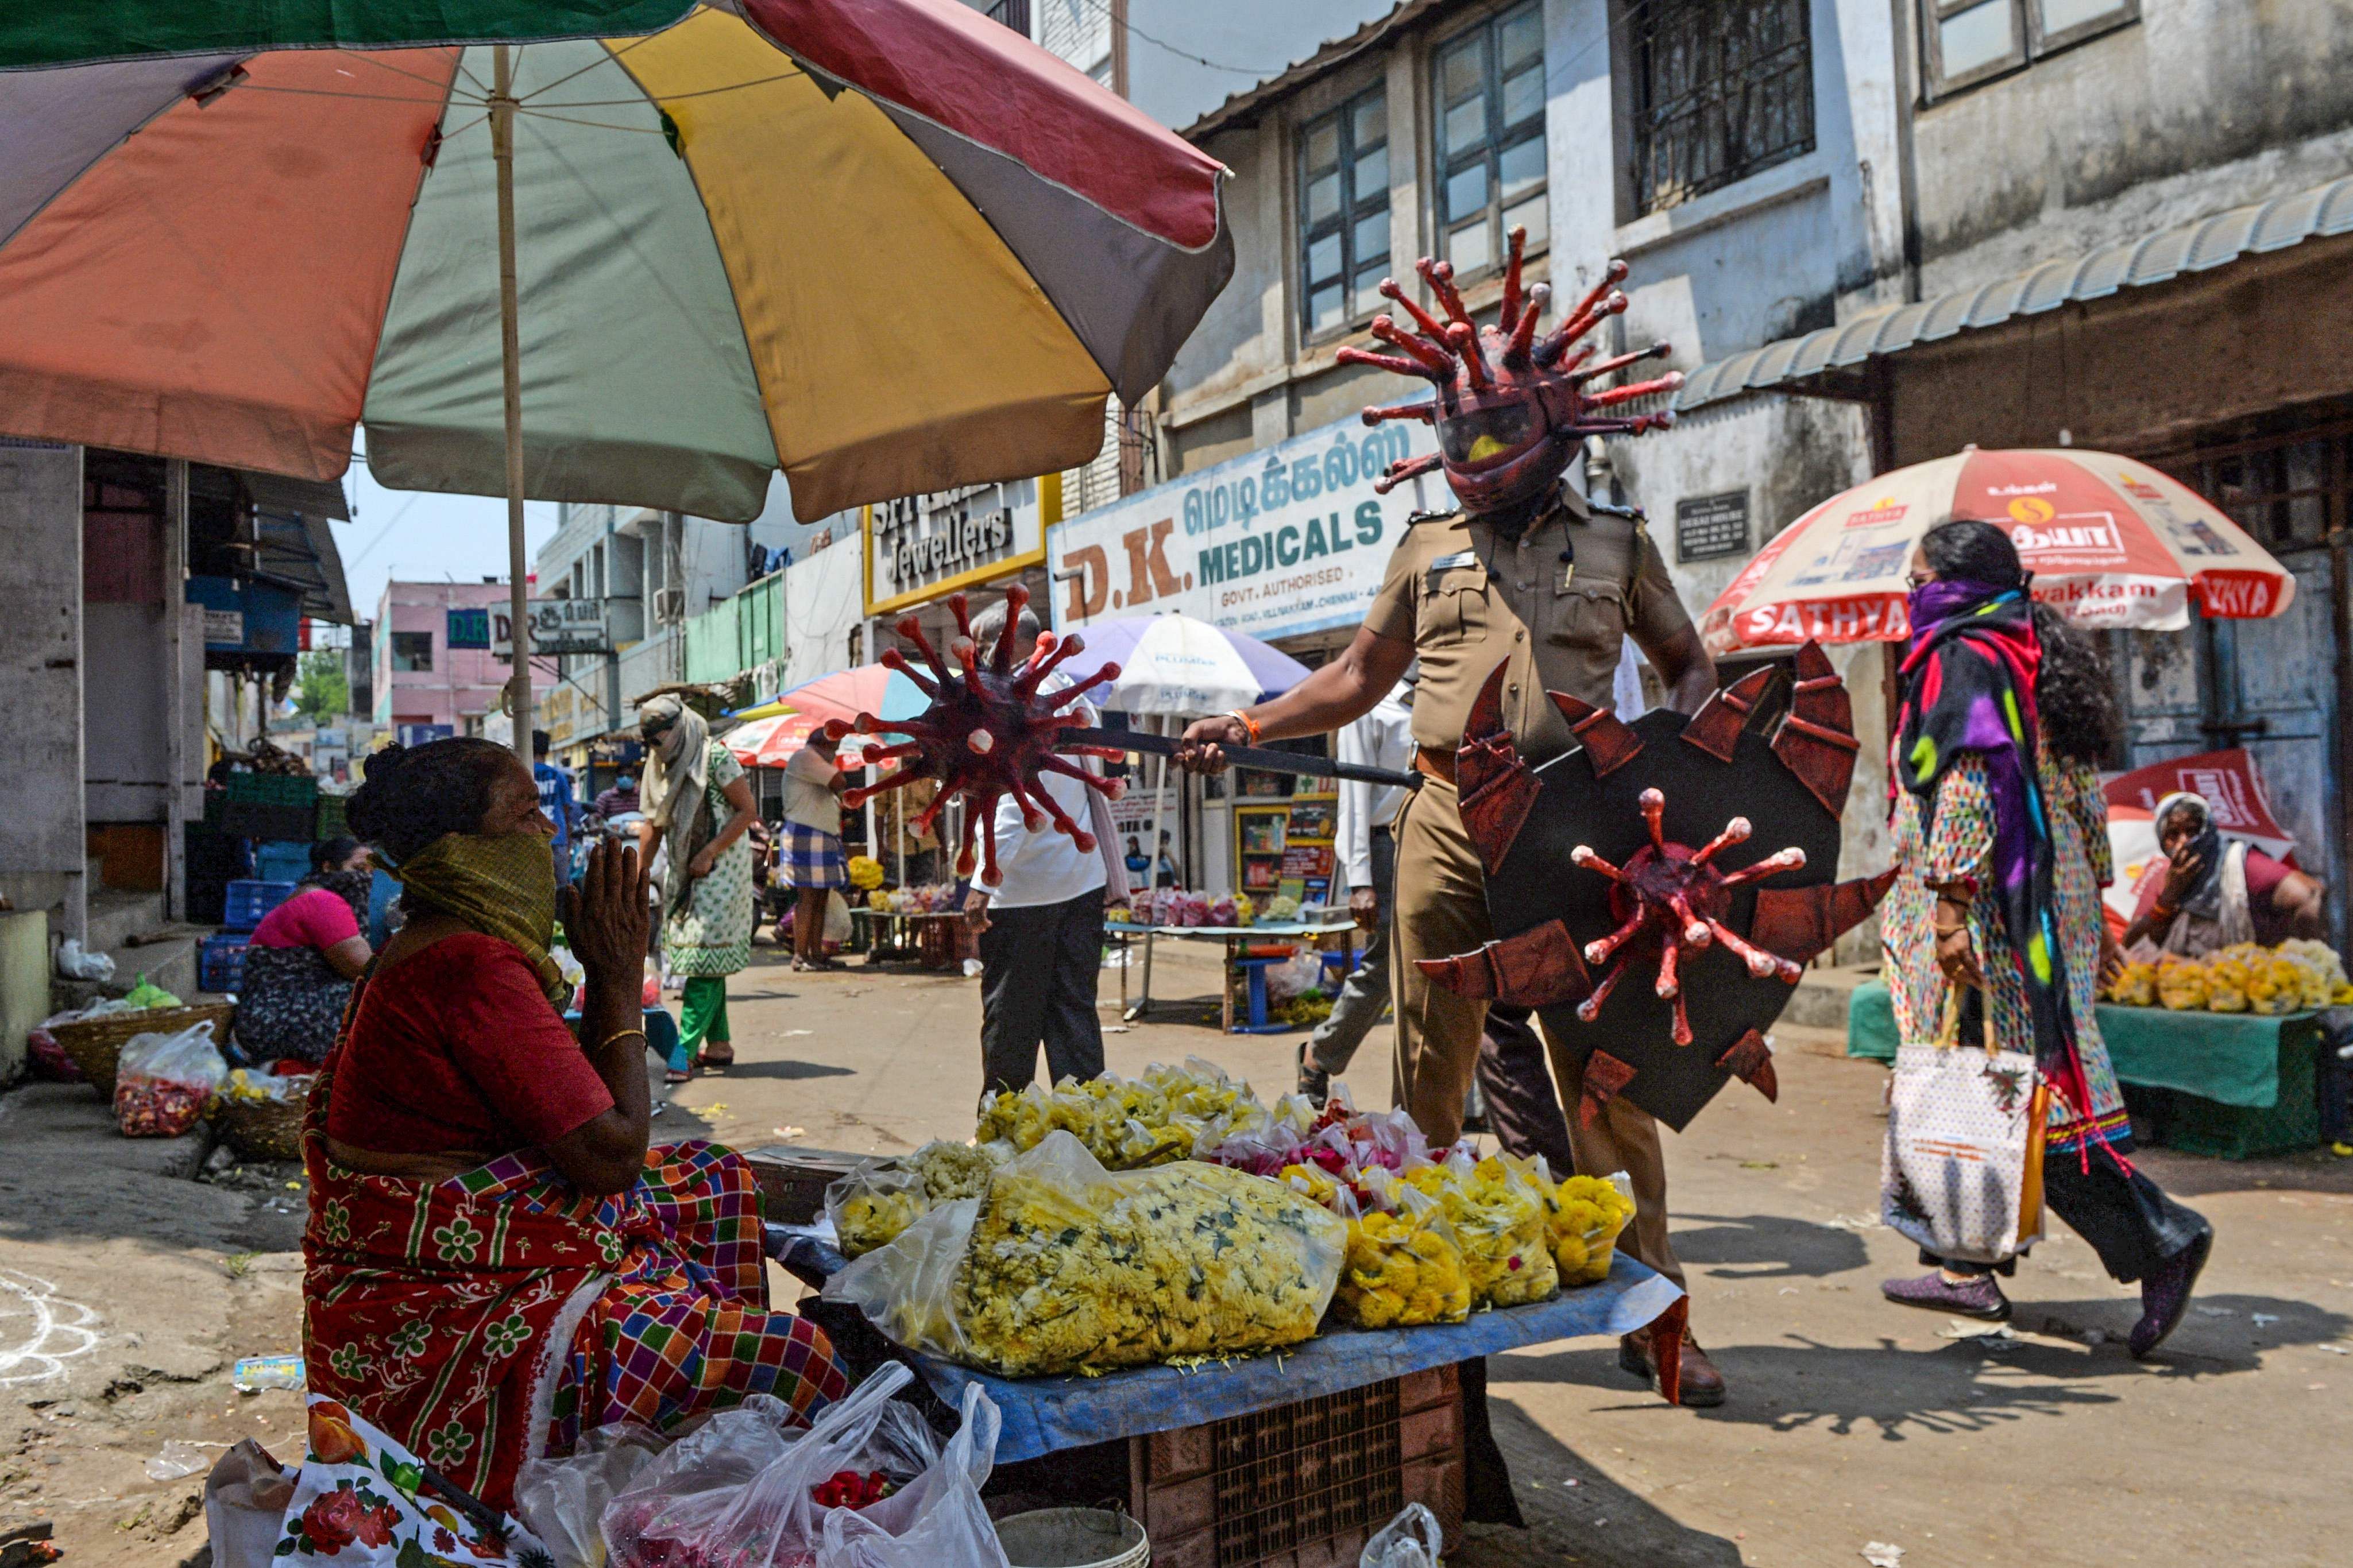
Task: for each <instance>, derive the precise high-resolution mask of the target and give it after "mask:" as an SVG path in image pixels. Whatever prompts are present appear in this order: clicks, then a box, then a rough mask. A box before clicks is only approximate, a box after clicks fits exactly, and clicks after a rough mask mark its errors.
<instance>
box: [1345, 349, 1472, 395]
mask: <svg viewBox="0 0 2353 1568" xmlns="http://www.w3.org/2000/svg"><path fill="white" fill-rule="evenodd" d="M1332 357H1333V359H1334V360H1335V361H1337V362H1338V363H1341V364H1368V365H1371V366H1372V367H1373V368H1374V369H1375V370H1385V371H1388V373H1389V374H1391V375H1418V376H1420V377H1421V378H1422V379H1423V380H1425V381H1434V382H1436V383H1438V384H1439V385H1440V386H1444V385H1446V384H1448V383H1449V382H1451V381H1452V380H1453V379H1454V373H1453V372H1452V371H1451V370H1449V371H1447V372H1445V373H1444V374H1440V372H1437V371H1434V370H1431V369H1430V367H1429V366H1428V365H1425V364H1423V363H1420V362H1419V361H1418V360H1409V359H1400V358H1398V356H1397V355H1396V354H1382V353H1374V352H1373V351H1372V350H1370V349H1360V348H1356V347H1355V346H1353V345H1351V346H1350V347H1347V348H1344V349H1342V350H1341V351H1340V352H1339V353H1335V354H1334V355H1333V356H1332Z"/></svg>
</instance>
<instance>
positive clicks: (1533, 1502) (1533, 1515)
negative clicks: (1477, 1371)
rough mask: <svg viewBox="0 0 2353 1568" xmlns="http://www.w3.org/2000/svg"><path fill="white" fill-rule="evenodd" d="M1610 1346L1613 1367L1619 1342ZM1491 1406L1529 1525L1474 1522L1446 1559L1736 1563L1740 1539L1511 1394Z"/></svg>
mask: <svg viewBox="0 0 2353 1568" xmlns="http://www.w3.org/2000/svg"><path fill="white" fill-rule="evenodd" d="M1678 1239H1679V1240H1680V1239H1681V1238H1680V1237H1678ZM1616 1356H1617V1352H1616V1349H1615V1348H1614V1347H1613V1348H1612V1349H1611V1350H1610V1352H1609V1358H1610V1364H1611V1366H1612V1368H1613V1369H1614V1367H1615V1365H1616ZM1501 1364H1502V1363H1498V1365H1499V1366H1500V1365H1501ZM1513 1365H1514V1370H1516V1367H1517V1358H1514V1360H1513ZM1620 1382H1624V1383H1629V1384H1630V1382H1631V1380H1630V1379H1627V1378H1623V1377H1620ZM1487 1408H1488V1412H1489V1417H1490V1419H1491V1420H1492V1421H1493V1424H1494V1430H1495V1441H1496V1442H1497V1443H1498V1444H1499V1445H1500V1446H1501V1447H1502V1448H1503V1450H1504V1458H1505V1459H1506V1460H1507V1461H1508V1462H1509V1463H1510V1465H1511V1470H1512V1495H1513V1496H1514V1498H1515V1499H1516V1500H1518V1502H1519V1505H1520V1511H1521V1513H1522V1514H1523V1515H1525V1517H1526V1519H1527V1522H1528V1527H1527V1528H1526V1529H1525V1530H1511V1529H1506V1528H1504V1527H1501V1526H1495V1525H1472V1526H1469V1527H1468V1539H1467V1540H1466V1541H1464V1542H1463V1543H1462V1544H1461V1547H1460V1548H1459V1549H1457V1548H1456V1547H1455V1545H1454V1543H1453V1542H1448V1543H1447V1544H1448V1548H1449V1550H1448V1552H1447V1553H1446V1561H1447V1562H1448V1563H1451V1564H1454V1565H1455V1568H1538V1565H1539V1564H1542V1565H1545V1568H1549V1565H1550V1564H1553V1563H1578V1564H1581V1565H1585V1568H1737V1565H1738V1563H1740V1548H1739V1547H1738V1546H1736V1545H1735V1544H1734V1543H1733V1542H1729V1541H1726V1540H1725V1539H1724V1537H1722V1536H1720V1535H1710V1534H1708V1533H1707V1532H1706V1531H1699V1530H1694V1529H1691V1528H1690V1527H1689V1526H1687V1525H1683V1524H1679V1523H1677V1522H1676V1521H1674V1520H1673V1519H1672V1518H1671V1517H1670V1516H1668V1515H1667V1514H1666V1513H1664V1512H1662V1511H1661V1510H1659V1509H1657V1508H1655V1507H1653V1506H1652V1505H1651V1503H1650V1502H1648V1501H1646V1500H1643V1499H1642V1498H1640V1497H1637V1496H1636V1495H1635V1494H1634V1493H1632V1492H1630V1491H1628V1490H1627V1489H1625V1488H1623V1487H1621V1486H1620V1485H1619V1484H1618V1483H1617V1482H1615V1481H1613V1480H1611V1479H1609V1477H1608V1476H1606V1475H1603V1474H1602V1473H1601V1472H1600V1471H1599V1470H1598V1469H1596V1468H1594V1467H1593V1466H1591V1465H1589V1464H1588V1463H1586V1462H1585V1460H1584V1459H1582V1458H1579V1457H1578V1456H1577V1453H1576V1452H1575V1451H1574V1450H1572V1449H1570V1448H1569V1447H1566V1446H1565V1445H1563V1444H1561V1443H1559V1442H1556V1441H1555V1440H1554V1439H1553V1438H1552V1437H1551V1436H1548V1435H1547V1434H1546V1432H1545V1430H1544V1429H1543V1428H1542V1427H1540V1426H1537V1425H1536V1424H1535V1422H1533V1421H1531V1420H1529V1419H1528V1417H1527V1416H1526V1415H1524V1414H1522V1413H1521V1411H1520V1408H1519V1406H1518V1405H1514V1404H1513V1403H1512V1402H1511V1401H1510V1400H1508V1399H1492V1398H1491V1399H1490V1400H1489V1402H1488V1406H1487ZM1659 1408H1660V1409H1661V1410H1665V1409H1666V1408H1667V1407H1666V1406H1665V1405H1660V1406H1659ZM1572 1481H1574V1482H1575V1483H1576V1484H1575V1485H1573V1486H1572V1485H1570V1484H1569V1483H1570V1482H1572Z"/></svg>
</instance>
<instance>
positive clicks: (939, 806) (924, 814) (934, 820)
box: [913, 795, 962, 875]
mask: <svg viewBox="0 0 2353 1568" xmlns="http://www.w3.org/2000/svg"><path fill="white" fill-rule="evenodd" d="M948 798H949V797H948V796H946V795H934V796H933V797H932V804H931V805H927V806H925V807H923V810H921V811H919V812H917V813H915V816H914V824H913V825H914V829H915V831H916V832H918V833H929V832H930V831H931V830H932V829H933V828H934V827H936V826H939V821H940V814H941V813H942V812H944V811H945V810H946V809H947V806H948ZM958 874H959V875H961V874H962V873H958Z"/></svg>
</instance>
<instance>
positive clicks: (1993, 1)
mask: <svg viewBox="0 0 2353 1568" xmlns="http://www.w3.org/2000/svg"><path fill="white" fill-rule="evenodd" d="M2139 19H2140V0H1920V31H1921V35H1922V37H1921V49H1920V53H1921V58H1922V60H1923V62H1924V64H1925V66H1926V75H1927V79H1928V84H1929V89H1930V95H1931V96H1942V95H1943V94H1945V93H1948V92H1952V91H1956V90H1957V89H1961V88H1965V87H1972V86H1975V85H1976V84H1977V83H1978V82H1981V81H1984V80H1986V79H1989V78H1991V77H1997V76H2000V75H2001V74H2002V73H2003V72H2005V71H2010V70H2015V69H2017V68H2019V67H2021V66H2022V65H2024V64H2026V63H2027V61H2029V60H2031V59H2039V58H2042V56H2044V55H2047V54H2050V53H2052V52H2053V51H2055V50H2058V49H2063V48H2065V47H2068V46H2069V45H2071V44H2079V43H2082V42H2083V41H2084V39H2085V38H2091V37H2098V36H2099V35H2100V34H2102V33H2105V32H2106V31H2108V30H2109V29H2110V28H2112V27H2121V26H2124V25H2125V24H2126V23H2127V22H2135V21H2138V20H2139Z"/></svg>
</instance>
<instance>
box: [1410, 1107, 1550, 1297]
mask: <svg viewBox="0 0 2353 1568" xmlns="http://www.w3.org/2000/svg"><path fill="white" fill-rule="evenodd" d="M1403 1180H1404V1183H1405V1184H1406V1185H1407V1186H1409V1187H1414V1188H1418V1189H1419V1190H1420V1191H1422V1192H1424V1193H1427V1194H1430V1196H1431V1197H1433V1198H1436V1199H1437V1200H1438V1203H1439V1206H1440V1208H1441V1209H1442V1210H1443V1211H1444V1212H1445V1215H1446V1218H1447V1223H1449V1224H1450V1225H1451V1226H1453V1227H1454V1237H1455V1240H1456V1241H1457V1242H1459V1243H1460V1244H1461V1247H1462V1261H1463V1266H1464V1267H1465V1268H1466V1269H1468V1271H1469V1273H1470V1275H1471V1300H1472V1304H1473V1305H1474V1306H1481V1307H1517V1306H1522V1305H1525V1303H1527V1302H1530V1301H1541V1300H1545V1299H1546V1298H1547V1297H1549V1296H1551V1295H1552V1294H1553V1293H1554V1292H1556V1290H1558V1289H1560V1269H1559V1268H1558V1266H1557V1265H1556V1264H1555V1263H1554V1262H1553V1258H1552V1249H1551V1248H1550V1247H1547V1246H1546V1241H1545V1211H1544V1201H1543V1200H1542V1199H1541V1198H1539V1197H1538V1196H1537V1195H1536V1193H1535V1187H1534V1186H1533V1185H1532V1184H1530V1182H1529V1181H1528V1178H1527V1177H1526V1175H1525V1174H1524V1173H1520V1172H1517V1171H1514V1170H1513V1169H1512V1168H1511V1167H1510V1166H1508V1165H1506V1164H1504V1162H1503V1161H1502V1160H1500V1159H1494V1158H1489V1159H1485V1160H1474V1159H1473V1158H1472V1154H1471V1152H1470V1150H1469V1149H1467V1148H1465V1147H1463V1146H1461V1145H1459V1144H1458V1145H1457V1146H1456V1147H1455V1148H1454V1149H1453V1150H1452V1151H1451V1152H1449V1153H1448V1154H1447V1156H1446V1159H1445V1162H1444V1163H1441V1164H1435V1165H1422V1166H1420V1167H1419V1168H1417V1169H1413V1170H1409V1171H1407V1172H1406V1173H1405V1175H1404V1178H1403Z"/></svg>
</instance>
